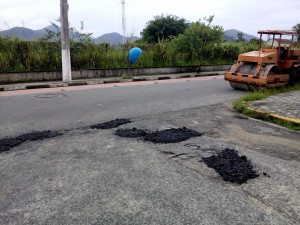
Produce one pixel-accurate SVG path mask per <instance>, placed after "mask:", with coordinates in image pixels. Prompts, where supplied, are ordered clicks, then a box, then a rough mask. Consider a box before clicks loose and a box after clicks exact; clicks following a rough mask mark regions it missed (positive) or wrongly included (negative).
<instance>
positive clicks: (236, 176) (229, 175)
mask: <svg viewBox="0 0 300 225" xmlns="http://www.w3.org/2000/svg"><path fill="white" fill-rule="evenodd" d="M202 159H203V162H204V163H205V164H206V165H207V166H208V167H210V168H213V169H214V170H215V171H216V172H217V173H218V174H219V175H220V176H221V177H222V178H223V180H224V181H229V182H233V183H237V184H242V183H245V182H247V180H249V179H254V178H256V177H258V176H259V174H258V173H257V172H256V171H255V170H253V165H252V162H251V161H250V160H248V159H247V157H246V156H239V155H238V152H237V151H235V150H234V149H229V148H226V149H224V150H223V151H221V152H220V153H219V154H217V155H213V156H210V157H207V158H202Z"/></svg>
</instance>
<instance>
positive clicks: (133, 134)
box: [115, 127, 147, 138]
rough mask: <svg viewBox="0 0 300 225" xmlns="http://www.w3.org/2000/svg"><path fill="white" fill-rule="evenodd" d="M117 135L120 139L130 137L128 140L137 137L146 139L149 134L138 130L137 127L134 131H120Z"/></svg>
mask: <svg viewBox="0 0 300 225" xmlns="http://www.w3.org/2000/svg"><path fill="white" fill-rule="evenodd" d="M115 134H116V135H118V136H120V137H128V138H136V137H144V136H146V135H147V132H146V131H144V130H140V129H136V128H135V127H134V128H132V129H120V130H117V131H116V132H115Z"/></svg>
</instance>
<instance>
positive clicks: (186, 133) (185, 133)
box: [144, 127, 203, 144]
mask: <svg viewBox="0 0 300 225" xmlns="http://www.w3.org/2000/svg"><path fill="white" fill-rule="evenodd" d="M202 135H203V133H199V132H198V131H194V130H191V129H188V128H185V127H184V128H171V129H167V130H162V131H156V132H152V133H148V134H147V135H146V136H145V137H144V141H150V142H153V143H162V144H168V143H177V142H181V141H186V140H188V139H190V138H192V137H199V136H202Z"/></svg>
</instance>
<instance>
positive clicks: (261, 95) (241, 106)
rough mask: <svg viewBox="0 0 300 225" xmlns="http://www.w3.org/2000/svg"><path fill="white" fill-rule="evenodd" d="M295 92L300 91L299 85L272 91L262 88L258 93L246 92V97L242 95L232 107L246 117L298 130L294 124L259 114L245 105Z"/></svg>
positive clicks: (299, 126) (297, 126)
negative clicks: (249, 102)
mask: <svg viewBox="0 0 300 225" xmlns="http://www.w3.org/2000/svg"><path fill="white" fill-rule="evenodd" d="M295 90H300V84H296V85H295V86H290V87H280V88H273V89H266V88H262V89H261V90H259V91H255V92H248V93H247V94H246V95H244V96H243V97H241V98H239V99H238V100H236V101H235V102H234V103H233V107H234V109H236V110H237V111H238V112H240V113H243V114H244V115H246V116H249V117H252V118H256V119H261V120H264V121H267V122H271V123H275V124H278V125H280V126H284V127H287V128H289V129H293V130H300V125H299V124H295V123H292V122H287V121H283V120H280V119H277V118H274V117H272V116H271V115H270V114H267V113H259V112H256V111H253V110H252V109H251V108H249V107H248V105H247V102H248V101H255V100H262V99H265V98H267V97H269V96H271V95H274V94H280V93H283V92H287V91H295Z"/></svg>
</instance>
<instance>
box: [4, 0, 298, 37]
mask: <svg viewBox="0 0 300 225" xmlns="http://www.w3.org/2000/svg"><path fill="white" fill-rule="evenodd" d="M68 3H69V22H70V26H72V27H76V28H77V29H79V28H80V21H83V22H84V25H85V27H84V31H85V32H90V33H93V37H98V36H100V35H102V34H105V33H112V32H118V33H120V34H122V5H121V0H98V1H97V0H68ZM125 3H126V4H125V15H126V34H127V35H132V34H133V35H135V36H140V32H141V31H142V30H143V29H144V28H145V26H146V23H147V22H148V21H149V20H152V19H153V17H154V16H155V15H160V14H164V15H167V14H172V15H176V16H178V17H181V18H184V19H186V20H188V21H190V22H195V21H197V20H199V19H202V18H203V17H208V16H210V15H214V16H215V18H214V21H213V25H220V26H222V27H223V28H224V29H225V30H227V29H237V30H240V31H243V32H245V33H248V34H252V35H256V34H257V31H258V30H264V29H269V30H270V29H281V30H283V29H285V30H287V29H291V28H292V27H293V26H294V25H296V24H298V23H300V0H286V1H284V0H239V1H238V0H184V1H180V0H177V1H176V0H149V1H146V0H125ZM59 16H60V1H59V0H0V30H7V29H10V28H12V27H15V26H19V27H27V28H30V29H33V30H37V29H42V28H44V27H46V26H49V25H50V22H49V21H55V19H57V18H59ZM256 36H257V35H256Z"/></svg>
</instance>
